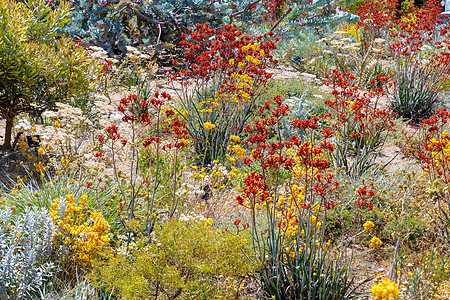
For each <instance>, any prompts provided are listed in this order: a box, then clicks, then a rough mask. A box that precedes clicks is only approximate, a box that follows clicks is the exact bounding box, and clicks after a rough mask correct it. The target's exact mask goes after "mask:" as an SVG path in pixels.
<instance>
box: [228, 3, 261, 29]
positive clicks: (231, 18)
mask: <svg viewBox="0 0 450 300" xmlns="http://www.w3.org/2000/svg"><path fill="white" fill-rule="evenodd" d="M259 2H261V0H255V1H253V2H250V3H249V4H247V5H246V6H245V7H244V9H243V10H241V11H237V12H234V13H232V14H229V15H228V17H229V18H230V24H231V23H233V18H234V17H237V16H239V15H242V14H243V13H245V12H247V11H248V10H249V9H250V8H251V7H252V6H253V5H255V4H258V3H259Z"/></svg>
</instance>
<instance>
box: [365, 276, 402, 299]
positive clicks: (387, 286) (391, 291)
mask: <svg viewBox="0 0 450 300" xmlns="http://www.w3.org/2000/svg"><path fill="white" fill-rule="evenodd" d="M370 292H371V293H372V297H373V299H374V300H393V299H395V298H396V297H397V296H398V295H400V291H399V289H398V286H397V283H396V282H395V281H390V280H389V279H388V278H384V280H383V281H381V282H379V283H377V284H373V285H372V289H371V290H370Z"/></svg>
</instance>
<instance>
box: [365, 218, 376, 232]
mask: <svg viewBox="0 0 450 300" xmlns="http://www.w3.org/2000/svg"><path fill="white" fill-rule="evenodd" d="M363 227H364V230H366V231H370V232H372V231H373V228H374V227H375V224H373V222H372V221H370V220H369V221H367V222H366V223H364V224H363Z"/></svg>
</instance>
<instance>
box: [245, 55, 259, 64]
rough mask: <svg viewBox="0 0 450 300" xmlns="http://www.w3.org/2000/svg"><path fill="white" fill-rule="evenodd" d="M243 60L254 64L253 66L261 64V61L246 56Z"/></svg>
mask: <svg viewBox="0 0 450 300" xmlns="http://www.w3.org/2000/svg"><path fill="white" fill-rule="evenodd" d="M245 60H246V61H248V62H249V63H254V64H255V65H259V64H261V60H259V59H258V58H256V57H254V56H251V55H247V56H246V57H245Z"/></svg>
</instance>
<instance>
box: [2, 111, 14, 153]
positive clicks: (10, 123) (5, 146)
mask: <svg viewBox="0 0 450 300" xmlns="http://www.w3.org/2000/svg"><path fill="white" fill-rule="evenodd" d="M13 120H14V118H6V127H5V142H4V143H3V145H2V146H0V149H6V150H10V149H12V145H11V135H12V127H13Z"/></svg>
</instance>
